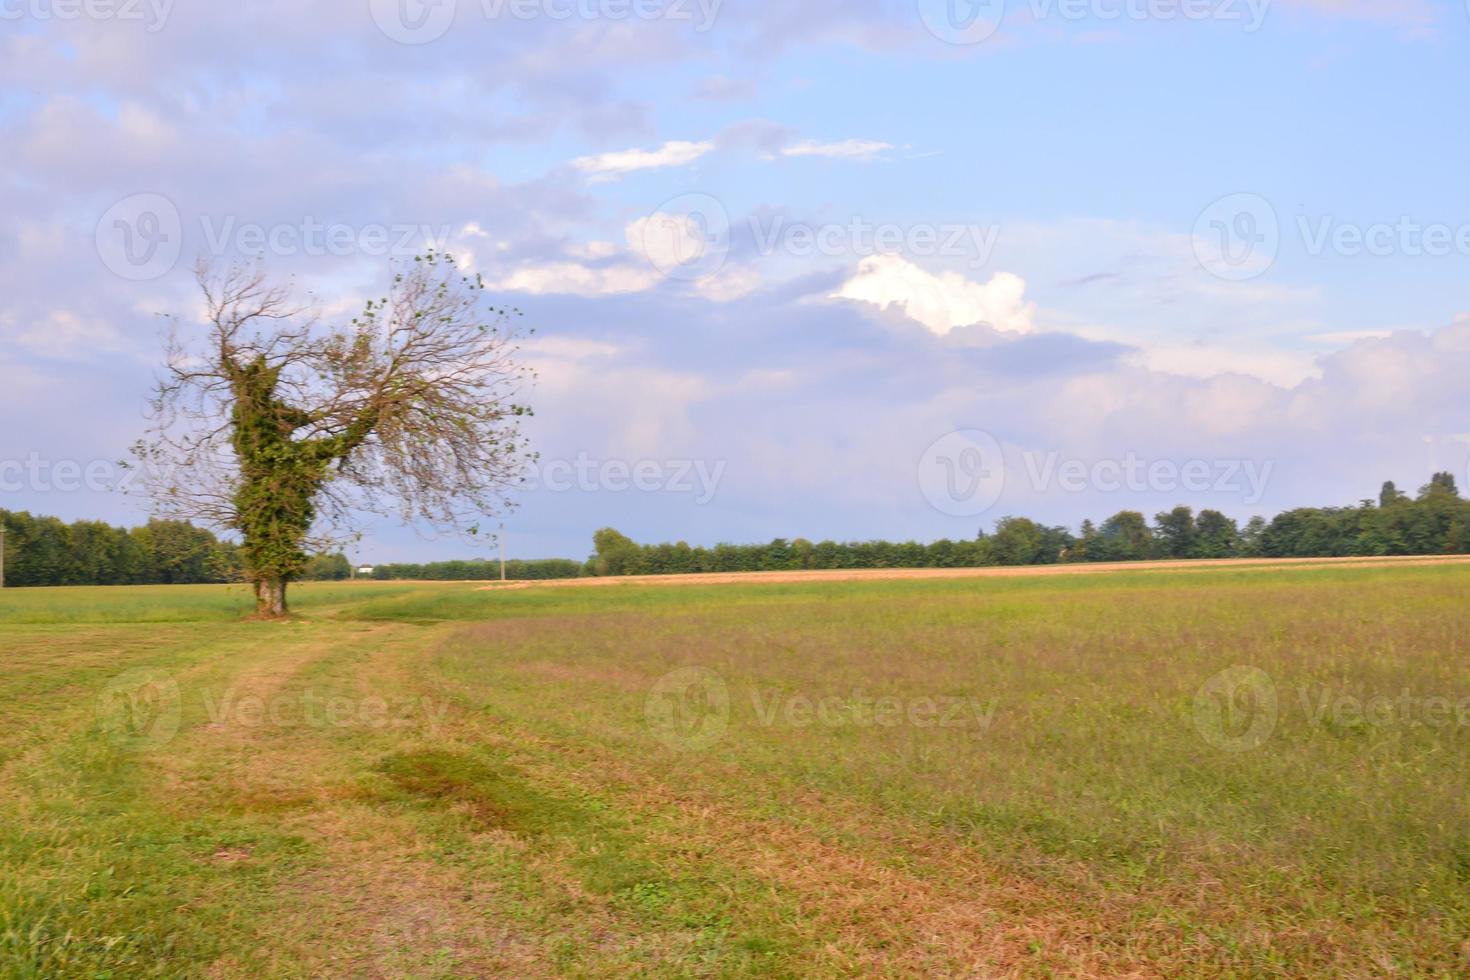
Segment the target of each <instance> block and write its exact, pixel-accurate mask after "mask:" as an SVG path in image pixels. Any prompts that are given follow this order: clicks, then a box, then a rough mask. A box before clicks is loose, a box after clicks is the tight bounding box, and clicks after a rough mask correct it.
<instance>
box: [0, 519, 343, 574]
mask: <svg viewBox="0 0 1470 980" xmlns="http://www.w3.org/2000/svg"><path fill="white" fill-rule="evenodd" d="M0 527H3V528H4V530H5V585H6V586H7V587H17V586H46V585H203V584H213V583H221V582H238V581H241V580H242V579H243V577H244V569H243V566H242V564H241V561H240V549H239V546H238V545H236V544H234V543H233V542H231V541H223V540H221V539H219V538H217V537H216V536H215V535H214V534H212V533H210V532H209V531H207V530H204V529H203V528H198V527H195V526H194V525H193V524H190V523H188V522H187V521H172V520H157V519H155V520H151V521H149V522H148V523H147V524H144V525H142V526H141V527H132V528H123V527H113V526H112V525H110V524H107V523H105V522H103V521H75V522H73V523H71V524H66V523H64V522H62V521H61V520H60V519H58V518H55V517H40V516H35V515H32V514H30V513H27V512H26V511H9V510H0ZM351 572H352V568H351V566H350V565H349V564H348V563H347V559H346V557H345V556H343V555H314V556H313V557H312V558H311V559H310V561H308V563H307V566H306V570H305V572H304V573H303V575H302V578H303V580H310V581H324V580H330V579H345V578H347V577H348V576H349V575H350V574H351Z"/></svg>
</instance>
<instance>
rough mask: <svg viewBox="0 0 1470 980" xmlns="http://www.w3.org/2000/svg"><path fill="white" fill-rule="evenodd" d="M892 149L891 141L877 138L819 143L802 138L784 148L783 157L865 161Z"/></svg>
mask: <svg viewBox="0 0 1470 980" xmlns="http://www.w3.org/2000/svg"><path fill="white" fill-rule="evenodd" d="M891 149H893V144H892V143H884V142H881V141H879V140H843V141H841V142H840V143H819V142H817V141H816V140H802V141H801V142H800V143H793V144H792V145H791V146H788V147H786V148H784V149H783V150H782V151H781V155H782V156H784V157H831V158H832V159H834V160H861V161H863V162H865V163H866V162H867V161H869V160H872V159H873V158H874V157H876V156H877V155H878V154H880V153H882V152H884V151H885V150H891Z"/></svg>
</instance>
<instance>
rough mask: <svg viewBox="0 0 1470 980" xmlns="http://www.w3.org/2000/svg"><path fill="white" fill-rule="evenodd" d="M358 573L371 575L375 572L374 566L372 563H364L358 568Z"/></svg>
mask: <svg viewBox="0 0 1470 980" xmlns="http://www.w3.org/2000/svg"><path fill="white" fill-rule="evenodd" d="M357 574H358V575H363V576H366V575H371V574H373V566H372V565H363V566H361V567H359V568H358V570H357Z"/></svg>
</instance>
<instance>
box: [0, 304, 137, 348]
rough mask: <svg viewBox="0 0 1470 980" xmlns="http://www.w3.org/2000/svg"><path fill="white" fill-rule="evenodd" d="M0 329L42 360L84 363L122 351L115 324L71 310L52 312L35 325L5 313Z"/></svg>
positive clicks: (0, 319)
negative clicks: (92, 357) (102, 355)
mask: <svg viewBox="0 0 1470 980" xmlns="http://www.w3.org/2000/svg"><path fill="white" fill-rule="evenodd" d="M0 326H3V327H4V332H5V333H6V334H7V335H8V336H9V337H10V338H11V339H12V341H13V342H14V343H15V344H16V345H17V346H19V347H21V348H22V349H24V350H27V351H30V352H31V353H32V354H36V355H38V356H40V357H46V358H53V359H57V360H82V359H86V358H88V357H90V356H92V355H95V354H99V353H111V352H114V351H117V350H120V349H121V348H122V338H121V337H119V336H118V333H117V330H116V328H115V327H113V325H112V324H110V323H107V322H105V321H102V320H96V319H84V318H83V317H80V316H78V315H77V314H75V313H72V312H71V311H69V310H53V311H51V312H50V313H48V314H46V316H45V318H44V319H42V320H40V321H37V322H32V323H26V322H23V321H21V320H20V319H19V318H18V317H16V316H15V315H14V314H4V315H0Z"/></svg>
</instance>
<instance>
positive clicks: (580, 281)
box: [486, 261, 661, 296]
mask: <svg viewBox="0 0 1470 980" xmlns="http://www.w3.org/2000/svg"><path fill="white" fill-rule="evenodd" d="M660 278H661V276H660V275H659V273H658V270H656V269H653V268H650V267H649V266H646V265H641V264H638V263H624V264H621V265H609V266H600V267H599V266H589V265H583V264H582V263H580V262H571V261H560V262H542V263H535V264H530V265H523V266H521V267H519V268H517V269H514V270H512V271H511V272H509V273H507V274H505V275H503V276H500V277H499V278H497V279H495V280H493V281H492V280H490V279H489V277H486V284H487V285H489V286H490V287H491V288H492V289H499V290H505V291H507V292H515V293H533V294H546V293H549V294H561V295H568V294H569V295H573V296H616V295H620V294H624V293H641V292H643V291H644V290H645V289H651V288H653V287H654V286H655V285H657V284H658V282H659V280H660Z"/></svg>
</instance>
